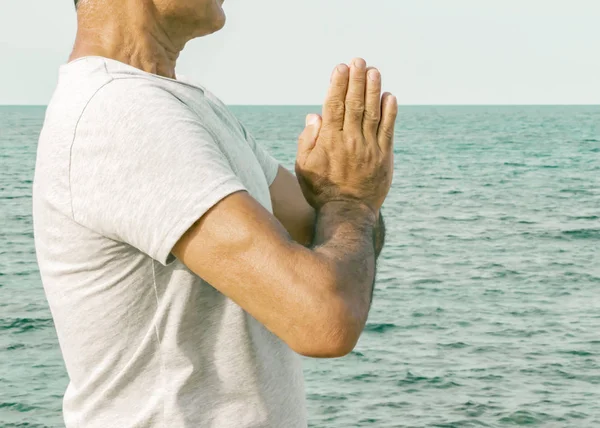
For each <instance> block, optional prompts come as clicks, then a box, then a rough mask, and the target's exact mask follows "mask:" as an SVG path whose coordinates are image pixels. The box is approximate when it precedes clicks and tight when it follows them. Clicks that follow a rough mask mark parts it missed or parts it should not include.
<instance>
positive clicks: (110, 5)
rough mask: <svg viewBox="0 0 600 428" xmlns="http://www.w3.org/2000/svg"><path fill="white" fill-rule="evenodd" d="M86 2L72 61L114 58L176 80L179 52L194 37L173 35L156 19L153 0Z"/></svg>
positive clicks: (78, 16) (80, 15)
mask: <svg viewBox="0 0 600 428" xmlns="http://www.w3.org/2000/svg"><path fill="white" fill-rule="evenodd" d="M144 3H145V6H146V7H140V5H139V0H138V1H135V2H132V1H130V0H120V1H118V2H112V1H111V2H103V4H102V5H101V7H100V5H98V4H97V2H95V3H92V4H86V3H83V4H81V5H80V9H79V10H78V12H77V23H78V28H77V37H76V39H75V45H74V47H73V52H72V53H71V56H70V57H69V61H73V60H75V59H77V58H81V57H84V56H102V57H105V58H111V59H114V60H117V61H120V62H123V63H125V64H129V65H131V66H133V67H136V68H139V69H141V70H144V71H146V72H148V73H153V74H158V75H160V76H164V77H169V78H172V79H175V77H176V76H175V64H176V61H177V58H178V57H179V53H180V52H181V50H182V49H183V47H184V46H185V44H186V43H187V41H189V40H190V39H191V38H192V37H186V36H185V34H178V35H177V36H174V35H173V34H172V33H170V32H169V29H168V28H166V26H165V25H162V24H161V23H160V22H159V21H158V19H157V18H156V16H157V14H156V13H155V12H156V11H155V9H154V7H153V4H152V2H151V1H144Z"/></svg>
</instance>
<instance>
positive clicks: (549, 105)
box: [0, 103, 600, 107]
mask: <svg viewBox="0 0 600 428" xmlns="http://www.w3.org/2000/svg"><path fill="white" fill-rule="evenodd" d="M226 105H227V106H228V107H322V106H323V104H226ZM398 106H399V107H600V103H597V104H593V103H584V104H570V103H567V104H547V103H546V104H530V103H523V104H504V103H503V104H398ZM0 107H48V104H0Z"/></svg>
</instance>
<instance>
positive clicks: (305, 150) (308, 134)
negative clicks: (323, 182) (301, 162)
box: [298, 114, 322, 159]
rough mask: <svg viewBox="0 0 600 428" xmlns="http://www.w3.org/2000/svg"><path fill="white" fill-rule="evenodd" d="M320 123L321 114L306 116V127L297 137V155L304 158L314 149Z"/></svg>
mask: <svg viewBox="0 0 600 428" xmlns="http://www.w3.org/2000/svg"><path fill="white" fill-rule="evenodd" d="M321 123H322V122H321V116H319V115H318V114H309V115H308V116H306V127H305V128H304V131H302V134H300V138H298V157H301V158H303V159H304V158H306V156H308V154H310V152H311V151H312V149H314V147H315V145H316V144H317V138H318V137H319V132H320V131H321Z"/></svg>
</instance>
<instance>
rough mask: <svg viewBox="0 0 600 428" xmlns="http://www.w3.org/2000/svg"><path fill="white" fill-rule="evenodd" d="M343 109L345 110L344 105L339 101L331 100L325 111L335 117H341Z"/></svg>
mask: <svg viewBox="0 0 600 428" xmlns="http://www.w3.org/2000/svg"><path fill="white" fill-rule="evenodd" d="M344 109H345V104H344V102H343V101H342V100H341V99H332V100H329V101H328V103H327V110H329V111H330V112H332V113H334V114H336V115H343V114H344Z"/></svg>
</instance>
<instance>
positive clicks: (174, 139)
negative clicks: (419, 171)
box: [33, 0, 397, 428]
mask: <svg viewBox="0 0 600 428" xmlns="http://www.w3.org/2000/svg"><path fill="white" fill-rule="evenodd" d="M224 22H225V16H224V13H223V10H222V1H220V0H118V1H115V0H82V1H81V4H79V5H78V34H77V39H76V43H75V46H74V50H73V53H72V56H71V58H70V62H69V63H68V64H66V65H64V66H63V67H62V68H61V70H60V78H59V82H58V87H57V89H56V92H55V93H54V96H53V98H52V101H51V103H50V105H49V106H48V110H47V114H46V121H45V124H44V128H43V131H42V134H41V136H40V142H39V148H38V155H37V164H36V175H35V182H34V200H33V212H34V222H35V238H36V248H37V254H38V261H39V266H40V272H41V275H42V279H43V283H44V288H45V291H46V295H47V297H48V301H49V304H50V308H51V310H52V314H53V317H54V321H55V325H56V330H57V333H58V338H59V342H60V345H61V349H62V352H63V356H64V360H65V364H66V368H67V371H68V374H69V378H70V383H69V386H68V389H67V391H66V393H65V397H64V419H65V423H66V426H67V427H85V428H108V427H118V428H129V427H131V428H133V427H152V428H154V427H213V428H224V427H232V428H233V427H235V428H246V427H254V428H258V427H273V428H295V427H306V425H307V422H306V414H305V404H304V398H305V397H304V386H303V375H302V366H301V359H300V355H304V356H309V357H323V358H328V357H340V356H343V355H346V354H348V353H349V352H350V351H351V350H352V349H353V348H354V346H355V344H356V343H357V340H358V338H359V335H360V334H361V332H362V330H363V328H364V325H365V322H366V319H367V315H368V311H369V308H370V304H371V299H372V292H373V281H374V277H375V261H376V256H377V255H378V253H379V251H381V247H382V245H383V234H384V231H383V221H382V217H381V215H380V213H379V211H380V207H381V205H382V203H383V201H384V199H385V197H386V195H387V193H388V190H389V187H390V184H391V179H392V172H393V147H392V145H393V133H394V121H395V119H396V114H397V102H396V99H395V98H394V97H393V96H391V95H389V94H385V95H384V96H383V98H382V96H381V77H380V75H379V72H378V71H377V70H376V69H367V67H366V64H365V62H364V60H362V59H356V60H354V61H353V62H352V64H351V65H350V66H349V67H348V66H346V65H343V64H342V65H339V66H338V67H337V68H336V69H335V71H334V73H333V75H332V78H331V79H332V80H331V88H330V90H329V94H328V96H327V99H326V101H325V105H324V108H323V117H322V118H321V117H320V116H319V115H310V116H309V117H308V118H307V119H308V125H307V127H306V129H305V130H304V132H303V133H302V135H301V136H300V139H299V143H298V155H297V166H296V176H297V179H296V177H295V176H294V175H292V174H291V173H290V172H288V171H286V170H285V169H283V168H282V167H280V166H279V165H278V164H277V163H276V161H275V160H274V159H273V158H272V157H270V156H269V155H268V154H267V153H266V152H265V151H264V150H263V149H262V148H261V147H260V146H259V145H258V144H257V143H256V142H255V140H254V139H253V138H252V136H251V135H249V134H248V133H247V132H246V130H245V129H244V127H243V126H242V125H241V124H240V123H239V122H238V121H237V120H236V119H235V117H233V116H232V114H231V113H230V112H229V111H228V110H227V109H226V108H225V107H224V106H223V104H222V103H221V102H220V101H219V100H218V99H216V98H215V97H214V96H213V95H212V94H211V93H210V92H208V91H206V90H205V89H204V88H202V87H200V86H197V85H193V84H191V83H188V82H185V81H180V80H177V79H176V76H175V62H176V59H177V57H178V55H179V52H180V51H181V50H182V49H183V47H184V45H185V44H186V43H187V42H188V41H189V40H191V39H193V38H195V37H200V36H203V35H206V34H209V33H212V32H215V31H217V30H219V29H220V28H222V27H223V25H224Z"/></svg>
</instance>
